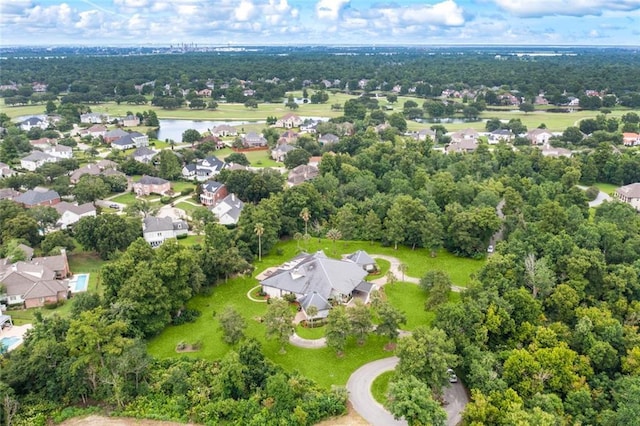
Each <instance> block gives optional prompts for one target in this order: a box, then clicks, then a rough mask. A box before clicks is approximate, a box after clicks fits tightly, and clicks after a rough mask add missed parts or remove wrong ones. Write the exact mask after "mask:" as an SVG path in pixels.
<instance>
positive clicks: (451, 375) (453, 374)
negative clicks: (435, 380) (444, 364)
mask: <svg viewBox="0 0 640 426" xmlns="http://www.w3.org/2000/svg"><path fill="white" fill-rule="evenodd" d="M447 374H448V375H449V383H458V376H456V372H455V371H453V370H452V369H450V368H447Z"/></svg>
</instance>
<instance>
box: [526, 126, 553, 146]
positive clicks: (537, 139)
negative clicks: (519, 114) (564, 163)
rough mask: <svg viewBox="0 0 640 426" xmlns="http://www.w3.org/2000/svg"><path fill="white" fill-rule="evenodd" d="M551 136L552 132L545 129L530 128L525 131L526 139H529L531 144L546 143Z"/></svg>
mask: <svg viewBox="0 0 640 426" xmlns="http://www.w3.org/2000/svg"><path fill="white" fill-rule="evenodd" d="M552 136H553V133H551V132H550V131H548V130H547V129H531V130H529V131H528V132H527V139H529V140H530V141H531V143H532V144H533V145H546V144H548V143H549V139H551V137H552Z"/></svg>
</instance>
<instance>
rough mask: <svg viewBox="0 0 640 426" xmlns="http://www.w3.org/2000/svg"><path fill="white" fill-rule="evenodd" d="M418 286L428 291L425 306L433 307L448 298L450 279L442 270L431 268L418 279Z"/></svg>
mask: <svg viewBox="0 0 640 426" xmlns="http://www.w3.org/2000/svg"><path fill="white" fill-rule="evenodd" d="M420 287H422V288H423V289H424V290H425V291H427V292H428V293H429V296H428V297H427V304H426V307H425V308H427V309H433V308H435V307H436V306H439V305H441V304H443V303H445V302H446V301H447V300H448V299H449V292H450V291H451V279H450V278H449V274H447V273H446V272H444V271H439V270H431V271H428V272H427V273H426V274H425V275H424V277H422V278H421V279H420Z"/></svg>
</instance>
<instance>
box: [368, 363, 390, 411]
mask: <svg viewBox="0 0 640 426" xmlns="http://www.w3.org/2000/svg"><path fill="white" fill-rule="evenodd" d="M393 374H394V372H393V371H385V372H384V373H382V374H381V375H379V376H378V377H376V378H375V380H374V381H373V383H371V394H372V395H373V398H374V399H375V400H376V401H378V402H379V403H380V404H382V405H384V404H386V403H387V390H388V389H389V382H390V381H391V379H392V378H393Z"/></svg>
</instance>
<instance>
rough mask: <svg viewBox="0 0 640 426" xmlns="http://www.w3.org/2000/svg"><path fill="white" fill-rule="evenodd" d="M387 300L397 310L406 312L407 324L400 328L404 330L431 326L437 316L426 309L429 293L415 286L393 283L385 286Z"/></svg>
mask: <svg viewBox="0 0 640 426" xmlns="http://www.w3.org/2000/svg"><path fill="white" fill-rule="evenodd" d="M384 292H385V294H386V295H387V300H388V301H389V303H391V304H392V305H393V306H394V307H395V308H396V309H399V310H400V311H402V312H404V314H405V315H406V317H407V323H406V324H405V325H403V326H402V327H400V328H401V329H402V330H408V331H411V330H414V329H415V328H416V327H418V326H420V325H426V326H429V325H431V322H432V321H433V320H434V318H435V316H436V314H435V313H434V312H431V311H426V310H425V309H424V305H425V302H426V301H427V293H426V292H425V291H424V290H423V289H422V288H420V286H417V285H415V284H410V283H393V284H387V285H385V286H384Z"/></svg>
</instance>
